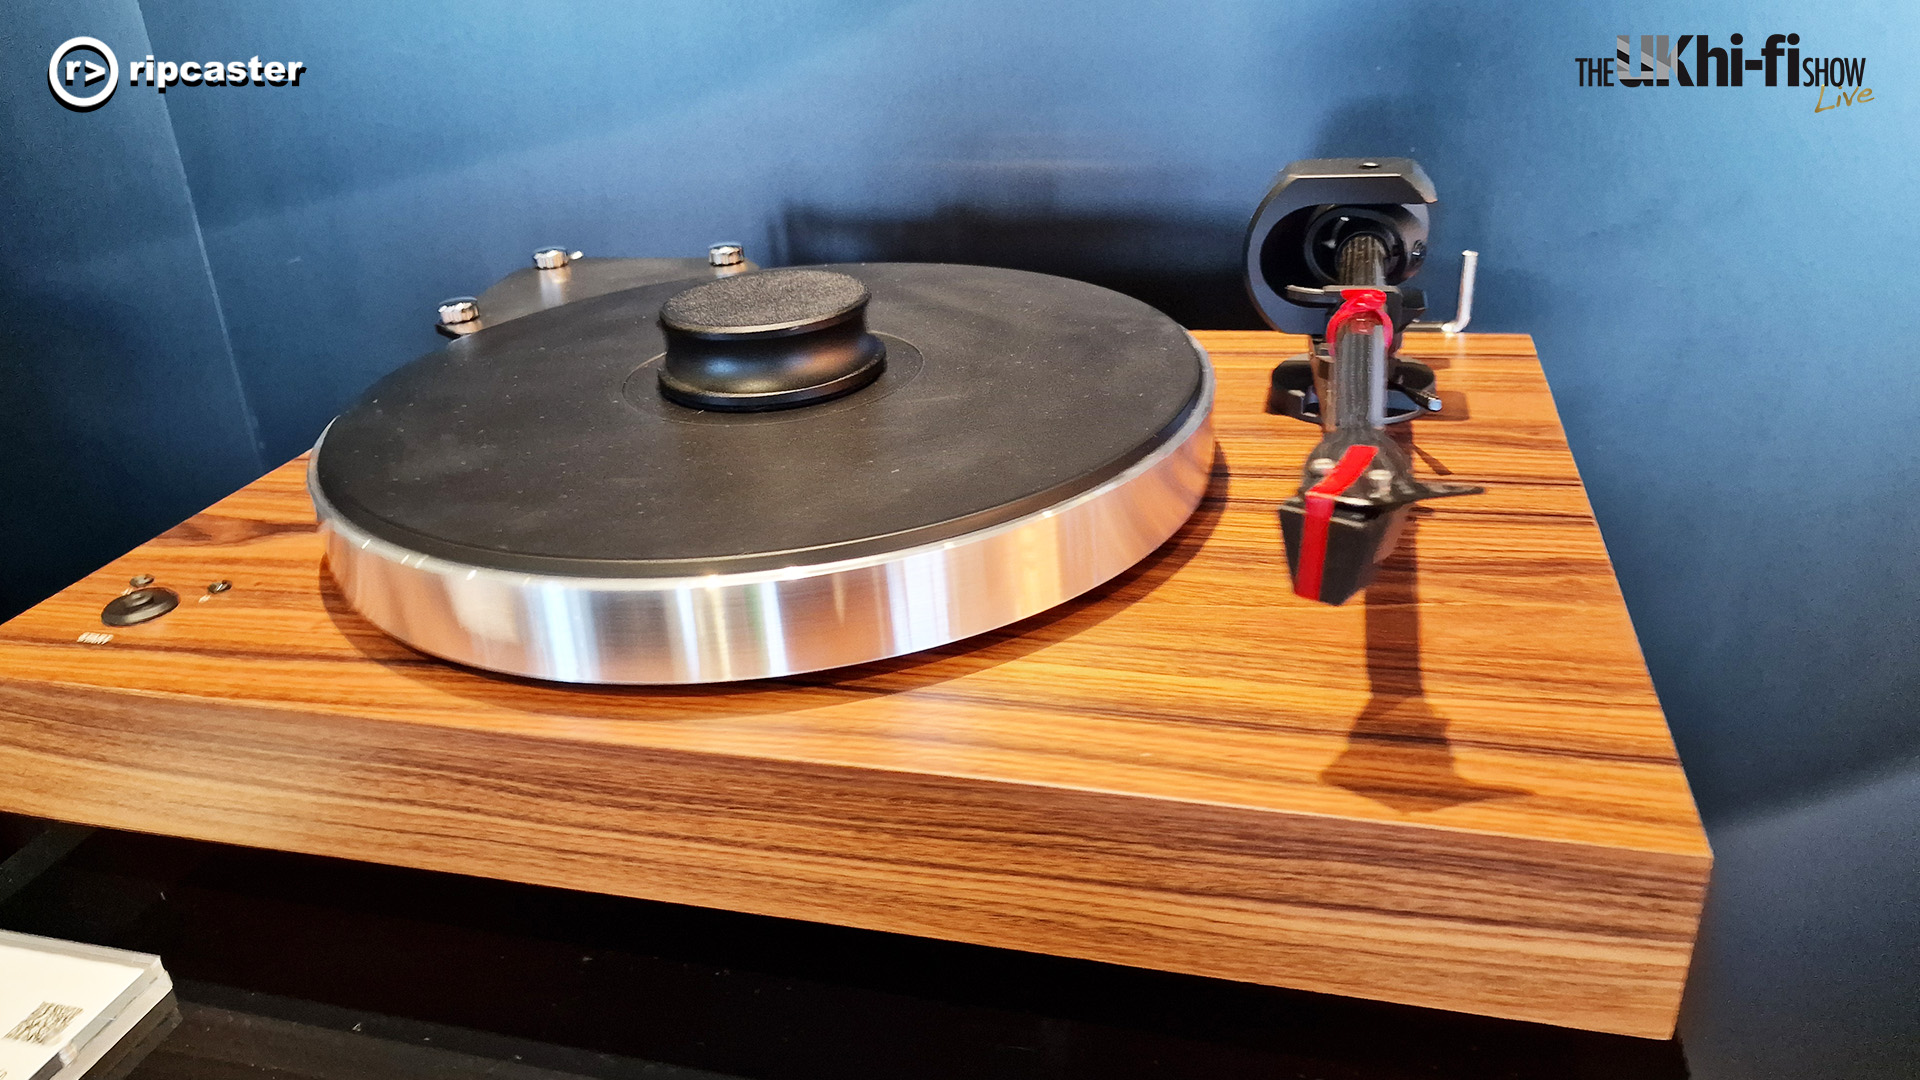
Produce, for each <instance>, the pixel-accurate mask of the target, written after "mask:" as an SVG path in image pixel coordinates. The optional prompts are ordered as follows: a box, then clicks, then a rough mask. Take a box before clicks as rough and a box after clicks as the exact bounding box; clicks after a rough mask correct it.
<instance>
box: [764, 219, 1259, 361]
mask: <svg viewBox="0 0 1920 1080" xmlns="http://www.w3.org/2000/svg"><path fill="white" fill-rule="evenodd" d="M1248 211H1249V213H1251V211H1252V207H1251V206H1249V207H1248ZM774 228H775V235H774V236H773V237H772V238H771V239H772V246H773V248H774V250H775V252H776V253H777V255H778V261H779V262H780V263H784V264H788V265H796V264H804V263H824V262H951V263H973V264H977V265H981V266H1003V267H1007V268H1010V269H1014V270H1031V271H1034V272H1036V273H1042V274H1056V275H1058V276H1060V277H1069V278H1077V279H1079V280H1081V281H1089V282H1092V283H1093V284H1095V285H1100V286H1104V287H1106V288H1109V289H1113V290H1114V291H1116V292H1121V293H1125V294H1126V295H1128V296H1131V297H1134V298H1136V299H1138V300H1141V301H1144V302H1145V303H1148V304H1152V305H1153V306H1154V307H1156V308H1159V309H1160V310H1161V311H1164V312H1166V313H1167V314H1168V315H1169V316H1171V317H1172V318H1173V319H1174V320H1175V321H1177V322H1179V323H1180V324H1181V325H1183V326H1186V327H1189V328H1192V329H1205V330H1260V329H1265V328H1266V327H1265V324H1264V323H1262V322H1261V321H1260V316H1259V313H1258V312H1256V311H1255V310H1254V308H1253V303H1252V301H1250V300H1248V299H1247V292H1246V287H1245V285H1244V284H1243V283H1242V282H1241V280H1240V253H1241V250H1242V245H1243V244H1244V243H1245V242H1246V226H1245V224H1244V223H1242V222H1234V223H1223V222H1219V221H1210V220H1205V219H1201V218H1195V217H1174V216H1154V215H1148V214H1140V213H1123V212H1113V213H1076V212H1072V211H1062V210H1058V209H1051V208H1049V209H1037V208H1036V209H1011V210H996V209H987V208H982V207H979V206H975V205H969V204H962V203H950V204H947V205H944V206H941V207H938V208H936V209H934V210H931V211H928V212H925V213H921V214H902V215H887V214H861V213H855V212H845V211H840V210H835V209H829V208H824V207H817V206H806V205H799V206H789V207H787V208H786V210H785V211H784V212H783V213H782V215H781V217H780V220H779V222H778V224H776V225H775V226H774Z"/></svg>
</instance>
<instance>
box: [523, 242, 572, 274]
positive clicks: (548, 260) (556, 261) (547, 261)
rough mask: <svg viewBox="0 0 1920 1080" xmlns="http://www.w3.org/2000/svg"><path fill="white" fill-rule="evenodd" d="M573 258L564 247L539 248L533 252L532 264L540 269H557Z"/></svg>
mask: <svg viewBox="0 0 1920 1080" xmlns="http://www.w3.org/2000/svg"><path fill="white" fill-rule="evenodd" d="M573 260H574V256H572V255H569V254H567V249H566V248H557V247H550V248H541V249H540V250H539V251H536V252H534V253H533V265H535V266H537V267H539V268H540V269H542V270H558V269H560V268H561V267H563V266H565V265H567V264H568V263H570V262H572V261H573Z"/></svg>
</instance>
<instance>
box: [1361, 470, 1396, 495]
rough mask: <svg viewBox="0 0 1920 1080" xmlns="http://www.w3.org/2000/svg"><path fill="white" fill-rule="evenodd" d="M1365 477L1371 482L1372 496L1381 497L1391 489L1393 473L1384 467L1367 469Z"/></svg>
mask: <svg viewBox="0 0 1920 1080" xmlns="http://www.w3.org/2000/svg"><path fill="white" fill-rule="evenodd" d="M1367 479H1368V480H1369V481H1371V482H1372V483H1373V496H1374V498H1376V499H1377V498H1382V497H1384V496H1385V495H1387V494H1388V493H1389V492H1391V491H1392V490H1393V473H1392V472H1390V471H1389V470H1386V469H1368V470H1367Z"/></svg>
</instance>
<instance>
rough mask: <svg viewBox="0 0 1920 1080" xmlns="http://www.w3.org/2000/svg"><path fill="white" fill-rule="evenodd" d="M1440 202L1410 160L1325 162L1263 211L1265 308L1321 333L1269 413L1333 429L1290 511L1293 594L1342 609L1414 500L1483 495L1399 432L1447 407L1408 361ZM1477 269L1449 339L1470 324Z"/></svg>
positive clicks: (1254, 230) (1305, 168)
mask: <svg viewBox="0 0 1920 1080" xmlns="http://www.w3.org/2000/svg"><path fill="white" fill-rule="evenodd" d="M1435 201H1436V196H1435V195H1434V191H1433V181H1431V180H1429V179H1427V174H1426V173H1425V172H1423V171H1421V169H1420V166H1419V165H1417V164H1415V163H1414V162H1413V161H1411V160H1409V159H1407V158H1326V159H1317V160H1311V161H1296V162H1294V163H1293V164H1291V165H1289V166H1287V168H1286V169H1285V171H1283V172H1282V173H1281V174H1280V177H1279V179H1278V180H1277V181H1276V182H1275V183H1274V186H1273V190H1272V191H1270V192H1268V194H1267V197H1266V200H1265V201H1264V202H1262V203H1261V205H1260V209H1259V210H1258V211H1257V212H1256V213H1255V214H1254V218H1253V224H1252V226H1251V229H1250V231H1249V233H1248V237H1247V287H1248V291H1249V292H1250V293H1251V294H1252V296H1253V301H1254V304H1255V306H1257V307H1258V308H1259V309H1260V312H1261V315H1262V316H1263V317H1264V318H1265V319H1266V320H1267V322H1268V323H1269V324H1270V325H1271V326H1272V327H1273V328H1274V329H1276V330H1281V331H1285V332H1288V333H1295V334H1307V335H1310V336H1311V346H1310V348H1311V352H1310V353H1309V355H1307V356H1302V357H1295V358H1294V359H1291V360H1288V361H1285V362H1284V363H1282V364H1281V365H1280V366H1279V367H1277V368H1275V369H1274V372H1273V385H1272V389H1271V391H1270V393H1269V395H1268V399H1267V410H1268V411H1269V412H1275V413H1280V414H1283V415H1287V416H1292V417H1295V418H1297V419H1300V420H1306V421H1309V422H1312V423H1317V424H1319V425H1320V426H1321V428H1322V429H1323V432H1324V434H1323V436H1322V438H1321V440H1320V443H1319V445H1317V446H1315V447H1314V449H1313V452H1312V453H1311V454H1309V455H1308V456H1307V461H1306V465H1305V467H1304V468H1303V470H1302V472H1301V480H1300V490H1299V492H1298V493H1297V494H1295V495H1294V496H1293V497H1292V498H1291V499H1288V500H1287V501H1286V502H1285V503H1284V504H1282V505H1281V507H1280V530H1281V534H1282V536H1283V537H1284V538H1285V541H1286V547H1287V565H1288V567H1289V569H1290V570H1291V572H1292V574H1293V591H1294V592H1295V593H1296V594H1298V595H1300V596H1302V597H1305V598H1307V599H1309V600H1319V601H1321V602H1323V603H1328V604H1340V603H1344V602H1345V601H1346V599H1347V598H1348V597H1350V596H1352V595H1353V594H1354V593H1356V592H1358V591H1360V590H1361V589H1364V588H1366V586H1367V584H1368V583H1369V582H1370V581H1372V580H1373V575H1374V571H1375V569H1376V568H1377V567H1378V566H1379V564H1380V562H1381V560H1383V559H1385V558H1386V557H1387V556H1388V555H1389V554H1391V553H1392V551H1393V547H1394V544H1395V542H1396V540H1397V539H1398V537H1399V533H1400V527H1401V524H1402V522H1403V521H1404V520H1405V518H1406V514H1407V510H1408V508H1409V507H1411V506H1412V505H1413V504H1414V503H1416V502H1420V501H1421V500H1423V499H1435V498H1441V497H1443V496H1448V495H1474V494H1479V493H1480V492H1481V491H1483V490H1484V489H1482V488H1479V487H1474V486H1470V485H1466V484H1447V483H1430V482H1427V481H1424V480H1421V479H1419V478H1417V477H1416V476H1415V475H1414V472H1413V462H1412V459H1411V458H1410V457H1409V456H1408V454H1407V452H1406V450H1405V449H1404V448H1403V447H1402V446H1401V444H1400V442H1398V441H1396V440H1395V439H1394V438H1393V436H1392V435H1391V434H1390V433H1389V432H1388V430H1387V428H1388V425H1390V424H1395V423H1399V422H1402V421H1405V420H1410V419H1412V418H1414V417H1416V416H1419V415H1423V414H1437V413H1439V412H1441V410H1442V408H1443V406H1442V403H1441V400H1440V397H1439V396H1438V395H1437V394H1436V393H1435V392H1434V374H1433V369H1432V368H1430V367H1428V366H1427V365H1425V364H1422V363H1419V362H1418V361H1414V360H1404V359H1401V358H1400V357H1399V356H1398V355H1396V353H1397V350H1398V349H1399V347H1400V344H1401V340H1402V335H1403V332H1404V331H1405V330H1406V329H1407V327H1408V325H1409V324H1411V323H1412V322H1413V320H1415V319H1417V318H1419V317H1420V316H1421V315H1423V314H1425V310H1426V298H1425V296H1424V295H1423V294H1422V293H1421V292H1420V290H1418V289H1411V288H1403V287H1402V283H1403V282H1405V281H1406V280H1407V279H1408V278H1411V277H1412V276H1413V275H1414V274H1415V273H1416V272H1418V271H1419V269H1420V264H1421V262H1422V260H1423V259H1424V258H1425V256H1426V250H1427V218H1428V209H1427V208H1428V206H1430V205H1431V204H1432V203H1434V202H1435ZM1469 254H1471V253H1469ZM1471 273H1472V270H1471V266H1470V265H1469V266H1468V268H1467V269H1466V271H1465V272H1464V273H1463V274H1462V286H1463V288H1462V304H1461V314H1460V317H1459V318H1457V319H1456V320H1455V322H1453V323H1449V324H1447V325H1446V327H1445V329H1447V330H1448V331H1449V332H1454V331H1457V330H1458V329H1459V328H1460V327H1462V326H1464V325H1465V320H1466V317H1467V311H1468V309H1467V304H1469V303H1471V301H1470V300H1468V299H1466V298H1467V297H1468V296H1470V295H1471V293H1470V291H1469V290H1470V289H1471V287H1472V286H1471V284H1470V281H1471V277H1470V275H1471Z"/></svg>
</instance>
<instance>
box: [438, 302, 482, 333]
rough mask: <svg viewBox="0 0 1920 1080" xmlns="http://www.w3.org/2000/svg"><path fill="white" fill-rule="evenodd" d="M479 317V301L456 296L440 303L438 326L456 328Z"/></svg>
mask: <svg viewBox="0 0 1920 1080" xmlns="http://www.w3.org/2000/svg"><path fill="white" fill-rule="evenodd" d="M479 317H480V301H478V300H475V299H474V298H473V297H471V296H456V297H454V298H453V299H451V300H442V301H440V325H441V326H458V325H459V324H461V323H465V322H472V321H473V320H475V319H477V318H479Z"/></svg>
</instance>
